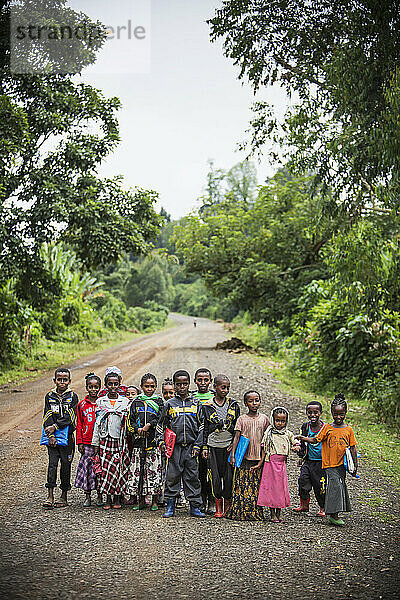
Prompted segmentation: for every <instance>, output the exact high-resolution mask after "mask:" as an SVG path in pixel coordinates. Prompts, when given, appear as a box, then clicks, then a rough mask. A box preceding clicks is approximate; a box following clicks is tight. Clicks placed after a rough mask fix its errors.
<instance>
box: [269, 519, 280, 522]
mask: <svg viewBox="0 0 400 600" xmlns="http://www.w3.org/2000/svg"><path fill="white" fill-rule="evenodd" d="M269 522H270V523H279V519H270V520H269Z"/></svg>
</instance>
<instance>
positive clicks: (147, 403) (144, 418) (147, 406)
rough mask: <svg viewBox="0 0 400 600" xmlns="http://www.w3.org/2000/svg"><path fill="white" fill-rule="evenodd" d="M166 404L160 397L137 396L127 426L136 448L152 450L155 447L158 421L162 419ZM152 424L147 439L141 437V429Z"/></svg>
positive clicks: (130, 410) (131, 407)
mask: <svg viewBox="0 0 400 600" xmlns="http://www.w3.org/2000/svg"><path fill="white" fill-rule="evenodd" d="M163 406H164V402H163V399H162V398H160V397H159V396H156V397H154V396H153V397H151V398H147V397H146V396H145V395H144V394H140V396H137V397H136V398H135V399H134V400H133V401H132V403H131V406H130V409H129V413H128V420H127V426H128V431H129V432H130V433H131V434H132V439H133V447H134V448H146V450H151V449H153V448H154V447H155V445H156V444H155V441H154V437H155V433H156V425H157V423H158V419H159V418H160V415H161V411H162V409H163ZM147 423H150V425H151V426H150V429H149V431H148V432H147V435H146V437H140V436H139V434H138V429H139V427H144V426H145V425H147Z"/></svg>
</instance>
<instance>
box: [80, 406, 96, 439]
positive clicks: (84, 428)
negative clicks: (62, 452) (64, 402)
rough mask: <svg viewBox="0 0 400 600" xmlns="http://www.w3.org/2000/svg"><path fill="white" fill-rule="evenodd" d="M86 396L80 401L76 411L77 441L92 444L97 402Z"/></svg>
mask: <svg viewBox="0 0 400 600" xmlns="http://www.w3.org/2000/svg"><path fill="white" fill-rule="evenodd" d="M88 397H89V396H86V398H84V399H83V400H80V401H79V402H78V408H77V411H76V413H77V414H76V443H77V444H89V445H90V444H91V443H92V437H93V427H94V420H95V410H96V404H93V403H92V402H90V400H88Z"/></svg>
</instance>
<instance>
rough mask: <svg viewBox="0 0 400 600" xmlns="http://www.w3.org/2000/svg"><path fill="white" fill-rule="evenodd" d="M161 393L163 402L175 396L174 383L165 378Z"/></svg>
mask: <svg viewBox="0 0 400 600" xmlns="http://www.w3.org/2000/svg"><path fill="white" fill-rule="evenodd" d="M161 391H162V397H163V400H164V402H166V401H167V400H170V399H171V398H173V397H174V396H175V388H174V382H173V381H172V379H171V378H170V377H166V378H165V379H164V381H163V382H162V385H161Z"/></svg>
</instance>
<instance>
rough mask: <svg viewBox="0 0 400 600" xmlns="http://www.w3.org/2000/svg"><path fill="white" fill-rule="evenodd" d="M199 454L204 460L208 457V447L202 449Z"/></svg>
mask: <svg viewBox="0 0 400 600" xmlns="http://www.w3.org/2000/svg"><path fill="white" fill-rule="evenodd" d="M201 456H202V457H203V458H204V460H207V458H208V449H207V448H204V450H203V451H202V453H201Z"/></svg>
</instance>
